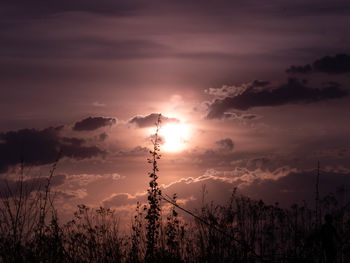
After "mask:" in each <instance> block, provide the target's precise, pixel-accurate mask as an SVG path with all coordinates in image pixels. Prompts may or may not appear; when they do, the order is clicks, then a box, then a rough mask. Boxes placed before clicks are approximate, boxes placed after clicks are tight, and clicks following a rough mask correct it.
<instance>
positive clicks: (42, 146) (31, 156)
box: [0, 127, 103, 172]
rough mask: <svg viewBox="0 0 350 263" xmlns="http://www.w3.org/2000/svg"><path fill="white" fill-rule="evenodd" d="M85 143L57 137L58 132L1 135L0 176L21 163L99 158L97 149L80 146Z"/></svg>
mask: <svg viewBox="0 0 350 263" xmlns="http://www.w3.org/2000/svg"><path fill="white" fill-rule="evenodd" d="M84 142H85V141H84V140H82V139H78V138H67V137H60V134H59V129H57V128H52V127H51V128H47V129H44V130H35V129H23V130H19V131H9V132H5V133H0V172H6V171H7V169H8V167H9V166H12V165H16V164H19V163H20V162H21V161H23V162H24V163H25V164H26V165H43V164H49V163H53V162H55V160H56V159H57V158H58V156H59V153H60V151H61V152H62V153H61V156H62V157H64V156H66V157H70V158H74V159H84V158H91V157H93V156H97V155H99V154H102V153H103V151H102V150H100V149H99V148H98V147H96V146H83V144H84Z"/></svg>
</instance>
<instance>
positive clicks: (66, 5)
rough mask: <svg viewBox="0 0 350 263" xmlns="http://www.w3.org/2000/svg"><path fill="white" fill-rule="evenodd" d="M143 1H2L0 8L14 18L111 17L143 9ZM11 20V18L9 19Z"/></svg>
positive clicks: (5, 14)
mask: <svg viewBox="0 0 350 263" xmlns="http://www.w3.org/2000/svg"><path fill="white" fill-rule="evenodd" d="M144 6H145V4H143V1H139V0H135V1H125V0H121V1H110V0H103V1H99V2H96V1H93V0H75V1H69V0H63V1H60V2H57V3H47V2H45V1H41V0H37V1H31V2H28V1H23V0H15V1H3V2H2V3H1V4H0V7H1V9H2V10H4V11H3V13H4V17H8V16H9V15H10V14H14V15H15V17H21V18H34V17H44V16H48V15H54V14H58V13H63V12H91V13H102V14H111V15H119V16H124V15H128V14H129V15H131V14H133V13H134V12H136V11H137V10H139V9H141V8H143V7H144ZM9 18H11V17H9Z"/></svg>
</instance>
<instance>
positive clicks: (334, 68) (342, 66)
mask: <svg viewBox="0 0 350 263" xmlns="http://www.w3.org/2000/svg"><path fill="white" fill-rule="evenodd" d="M286 72H287V73H311V72H322V73H327V74H344V73H348V72H350V56H349V55H347V54H337V55H335V56H334V57H332V56H326V57H323V58H321V59H318V60H316V61H315V62H314V63H313V64H312V66H311V65H310V64H307V65H305V66H291V67H290V68H289V69H287V70H286Z"/></svg>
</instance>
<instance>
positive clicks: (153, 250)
mask: <svg viewBox="0 0 350 263" xmlns="http://www.w3.org/2000/svg"><path fill="white" fill-rule="evenodd" d="M160 124H161V114H159V115H158V119H157V122H156V123H155V125H156V132H155V134H154V137H153V139H152V144H153V150H151V151H150V155H151V158H149V159H148V163H150V164H151V165H152V171H151V172H149V173H148V175H149V177H150V178H151V181H150V182H149V188H148V190H147V193H148V208H146V209H147V215H146V220H147V227H146V229H147V233H146V242H147V247H146V258H145V260H146V262H155V261H156V254H157V247H158V240H159V228H160V211H161V208H160V205H161V204H160V201H161V190H160V188H159V185H158V181H157V180H158V175H157V172H158V171H159V169H158V164H157V160H159V159H160V157H161V156H160V154H159V150H160V148H159V146H160V141H159V134H158V133H159V129H160Z"/></svg>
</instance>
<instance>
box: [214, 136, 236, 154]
mask: <svg viewBox="0 0 350 263" xmlns="http://www.w3.org/2000/svg"><path fill="white" fill-rule="evenodd" d="M215 143H216V144H217V145H219V147H220V148H221V149H222V150H224V151H232V150H233V148H234V143H233V141H232V140H231V139H230V138H225V139H222V140H219V141H217V142H215Z"/></svg>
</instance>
